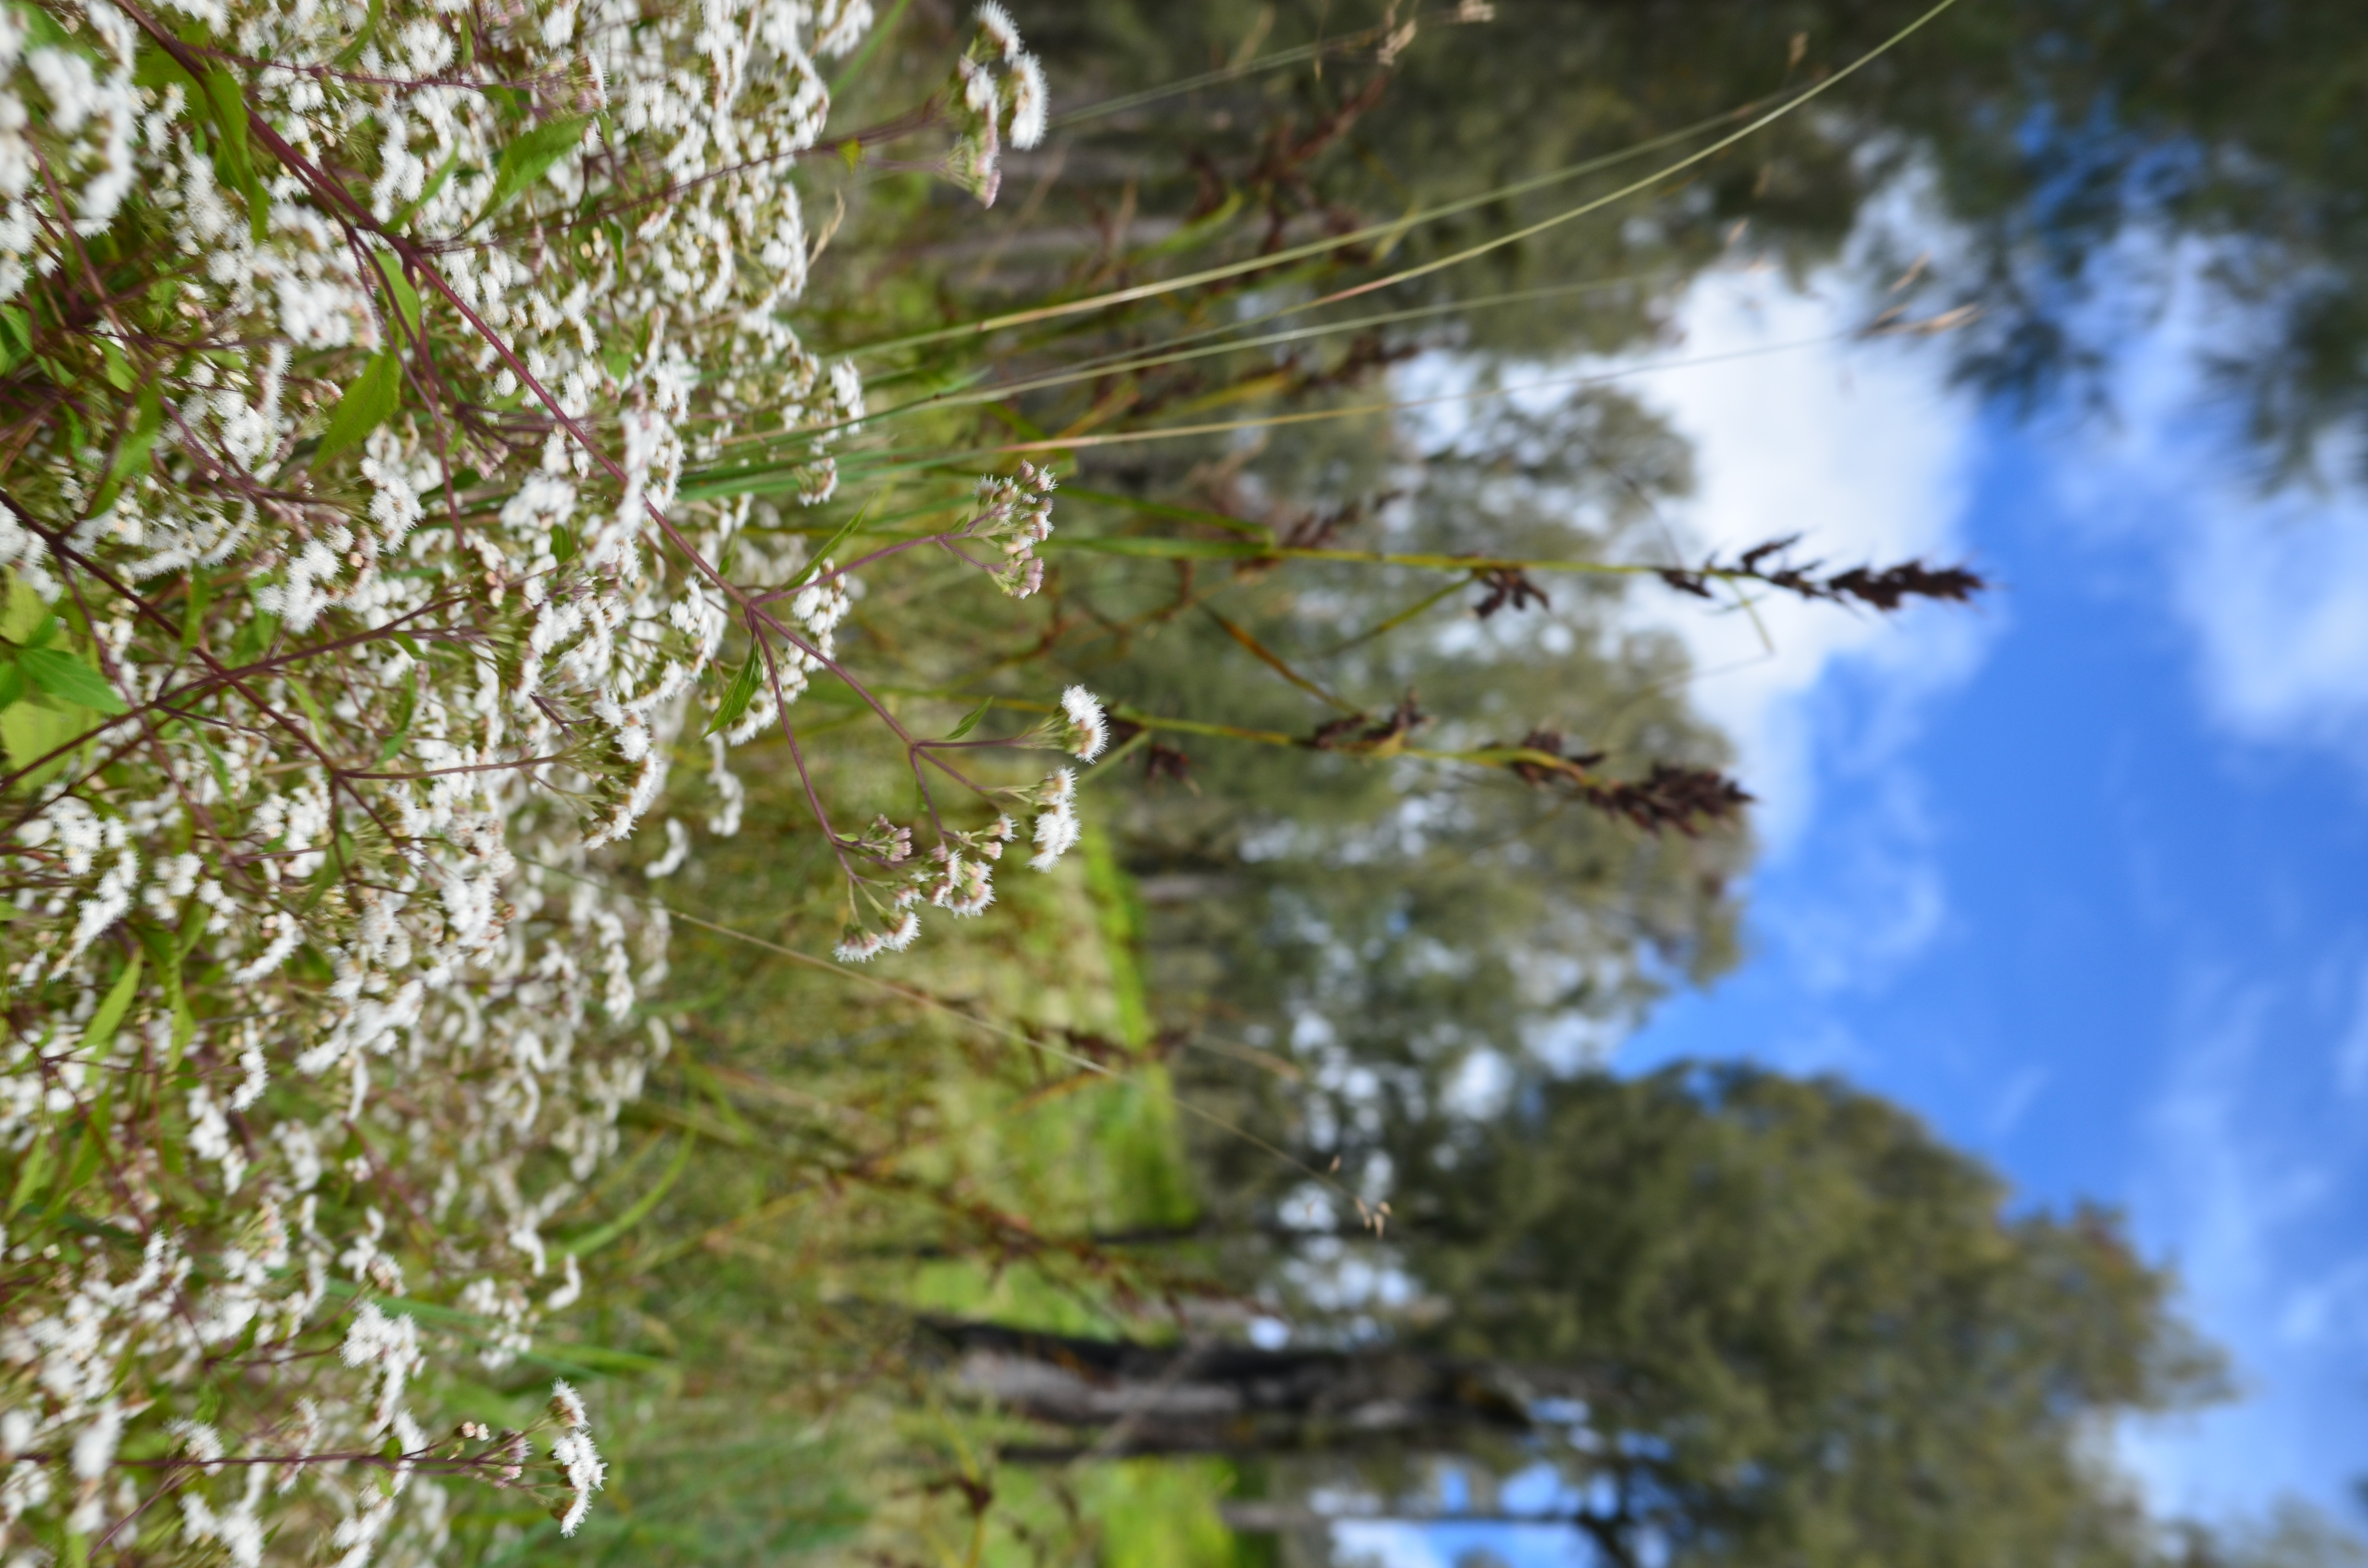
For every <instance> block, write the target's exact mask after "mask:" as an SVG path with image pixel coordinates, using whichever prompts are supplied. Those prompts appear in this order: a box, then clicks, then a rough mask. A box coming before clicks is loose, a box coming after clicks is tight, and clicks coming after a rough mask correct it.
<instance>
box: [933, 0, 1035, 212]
mask: <svg viewBox="0 0 2368 1568" xmlns="http://www.w3.org/2000/svg"><path fill="white" fill-rule="evenodd" d="M975 16H976V17H977V21H978V31H977V35H976V38H975V40H974V41H973V43H972V45H971V47H970V50H969V51H968V52H966V53H964V54H963V55H962V57H961V58H960V59H958V60H956V61H955V62H954V79H953V85H952V93H951V97H952V99H953V103H954V107H955V108H956V110H957V112H959V113H960V114H961V115H962V119H963V127H962V136H961V139H960V140H959V141H958V142H956V143H955V146H954V151H953V154H952V156H951V158H950V159H949V161H948V173H949V175H950V176H951V177H952V178H953V179H955V180H956V181H958V182H960V183H961V184H962V185H963V186H964V187H967V188H968V189H969V190H970V191H971V192H972V193H973V194H974V195H976V196H977V198H978V199H979V200H980V201H981V202H983V203H985V205H987V206H989V207H992V206H994V205H995V196H996V191H997V190H998V189H999V188H1000V187H1001V186H1002V184H1003V163H1002V159H1003V147H1004V144H1005V143H1006V142H1009V144H1010V145H1012V146H1014V147H1018V148H1019V149H1021V150H1023V151H1025V150H1026V149H1028V148H1030V147H1033V146H1035V145H1036V144H1037V143H1038V142H1042V141H1043V140H1044V131H1045V129H1046V127H1047V126H1048V125H1050V124H1051V119H1052V111H1053V104H1052V97H1051V95H1050V94H1049V93H1048V92H1047V91H1046V90H1045V86H1044V66H1043V63H1042V62H1041V61H1039V60H1038V59H1037V58H1036V57H1035V56H1034V55H1032V54H1030V53H1029V52H1028V51H1027V50H1025V49H1023V48H1022V47H1020V42H1019V28H1018V27H1017V26H1016V25H1014V23H1013V22H1012V20H1011V13H1010V12H1008V11H1007V10H1005V9H1004V8H1003V7H1002V6H1000V5H998V4H996V0H983V4H981V5H980V6H979V7H978V10H977V11H976V13H975Z"/></svg>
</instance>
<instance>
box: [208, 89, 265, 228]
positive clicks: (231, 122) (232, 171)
mask: <svg viewBox="0 0 2368 1568" xmlns="http://www.w3.org/2000/svg"><path fill="white" fill-rule="evenodd" d="M204 85H205V90H206V92H205V96H206V101H207V102H208V103H210V104H211V105H212V106H213V111H214V119H215V120H216V121H217V122H218V123H219V124H220V126H221V128H222V136H221V139H220V140H218V141H217V142H215V143H214V166H215V167H216V168H217V169H219V170H220V171H221V173H222V183H223V184H225V185H229V186H233V187H237V189H238V191H239V192H240V194H242V195H243V196H245V198H246V217H247V222H248V225H249V226H250V227H251V228H252V229H253V231H254V233H255V241H256V244H262V243H263V236H264V234H265V233H266V232H267V230H268V224H269V220H270V216H271V193H270V191H268V190H267V189H265V188H264V185H263V181H262V180H260V179H258V178H257V177H256V173H255V160H254V158H253V157H252V155H251V154H250V153H248V151H247V144H246V95H245V93H244V92H242V91H241V90H240V88H239V85H238V78H237V77H235V76H233V75H232V74H230V73H229V72H227V71H225V70H223V69H222V67H221V66H219V65H215V66H210V67H208V68H207V71H206V75H205V84H204Z"/></svg>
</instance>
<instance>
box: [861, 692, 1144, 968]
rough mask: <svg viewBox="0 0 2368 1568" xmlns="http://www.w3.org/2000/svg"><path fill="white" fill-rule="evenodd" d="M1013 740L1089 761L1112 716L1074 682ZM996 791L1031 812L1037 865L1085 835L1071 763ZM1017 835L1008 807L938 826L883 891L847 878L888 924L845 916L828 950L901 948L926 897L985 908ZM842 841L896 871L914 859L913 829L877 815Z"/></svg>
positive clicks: (963, 909) (1047, 864)
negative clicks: (965, 822) (968, 827)
mask: <svg viewBox="0 0 2368 1568" xmlns="http://www.w3.org/2000/svg"><path fill="white" fill-rule="evenodd" d="M1017 744H1030V745H1044V744H1057V745H1059V746H1061V747H1062V748H1063V749H1064V750H1066V751H1069V752H1071V753H1073V754H1075V755H1076V756H1077V757H1078V758H1079V759H1080V760H1082V761H1087V762H1090V761H1092V760H1093V759H1094V758H1095V757H1097V756H1100V755H1101V754H1102V750H1103V748H1104V747H1106V746H1107V745H1108V744H1110V721H1109V719H1108V717H1107V716H1106V715H1105V714H1104V712H1103V710H1102V704H1101V699H1099V698H1098V697H1096V696H1095V695H1094V694H1093V693H1092V692H1090V691H1087V689H1086V688H1085V687H1082V686H1073V687H1069V688H1068V689H1067V690H1066V691H1064V692H1063V693H1062V694H1061V713H1060V718H1059V720H1058V721H1057V722H1053V723H1048V724H1047V725H1044V726H1042V727H1040V728H1039V729H1037V730H1034V731H1030V733H1029V734H1028V735H1026V736H1023V737H1022V738H1021V741H1020V742H1019V743H1017ZM995 793H997V794H1000V795H1002V796H1004V797H1005V798H1007V799H1009V800H1011V801H1013V802H1014V803H1015V804H1017V805H1019V806H1020V807H1022V808H1023V809H1026V808H1032V809H1034V811H1035V812H1036V822H1035V826H1034V829H1033V832H1034V838H1035V845H1036V852H1035V853H1034V854H1033V855H1031V856H1030V857H1029V858H1028V864H1029V866H1030V868H1031V869H1035V870H1039V871H1049V870H1051V869H1053V866H1055V865H1056V864H1058V863H1059V861H1060V858H1061V857H1062V856H1063V855H1065V854H1066V853H1068V852H1069V851H1070V850H1071V849H1073V848H1075V847H1076V844H1077V840H1078V839H1079V837H1081V836H1082V835H1083V833H1084V828H1083V826H1082V824H1080V823H1079V822H1078V820H1077V810H1076V805H1077V778H1076V774H1075V773H1074V772H1072V771H1071V770H1070V769H1068V768H1065V767H1062V768H1055V769H1054V770H1053V772H1052V773H1050V774H1047V775H1046V776H1045V778H1044V779H1043V781H1042V783H1039V784H1034V785H1030V786H1028V787H1026V788H1023V789H1017V790H998V791H995ZM1017 837H1019V824H1016V823H1014V822H1013V821H1012V819H1011V816H1010V813H1008V812H1003V813H1000V814H998V815H997V816H996V819H995V821H994V822H993V823H992V824H989V825H988V826H986V827H985V828H983V829H979V830H977V831H974V832H962V831H959V830H951V831H946V832H943V833H942V834H941V836H940V840H939V843H938V844H937V845H935V846H932V847H931V848H930V850H929V852H928V855H927V856H925V857H924V858H923V861H922V864H921V865H920V866H919V867H918V868H916V869H914V870H912V871H910V872H908V873H906V874H905V876H904V877H903V878H902V880H901V881H891V882H890V883H889V884H888V886H887V891H886V892H884V893H883V892H879V891H876V890H875V888H874V887H873V885H872V883H871V879H868V878H864V877H860V876H858V877H853V878H851V879H850V888H849V892H850V896H851V897H858V898H862V899H864V900H866V901H868V902H870V903H871V905H872V908H873V910H874V912H875V913H877V914H879V915H882V916H883V917H884V919H885V921H886V925H885V926H884V928H882V929H879V930H874V929H871V927H869V926H866V925H865V924H863V923H862V922H860V921H857V920H850V921H849V922H848V926H847V930H846V932H845V934H844V936H843V937H841V939H840V941H839V944H838V946H837V948H836V949H833V951H832V955H831V956H832V957H834V958H836V959H837V960H839V961H840V962H841V963H862V962H865V961H867V960H871V959H874V958H877V957H879V955H880V954H882V953H883V952H890V953H896V952H902V951H904V950H905V949H906V948H908V947H910V946H912V944H913V940H914V938H915V937H917V936H919V935H920V930H921V923H920V911H919V908H918V906H919V905H920V904H922V903H928V904H931V905H933V906H935V907H937V908H939V909H942V910H944V911H946V912H947V913H948V914H950V915H958V916H967V915H982V914H985V911H986V908H987V906H988V905H989V904H991V903H994V902H995V865H996V862H997V861H999V860H1001V859H1002V858H1003V850H1004V846H1006V845H1008V844H1009V843H1011V842H1012V841H1013V840H1014V839H1016V838H1017ZM845 847H847V848H849V849H852V850H854V851H856V852H857V853H859V854H860V855H862V856H863V857H864V858H866V859H868V860H870V861H871V863H872V864H874V865H875V866H878V867H880V868H882V869H894V868H895V867H898V866H900V865H902V864H903V863H904V862H905V860H907V859H908V858H911V855H912V849H913V835H912V830H911V829H909V828H900V827H897V826H895V825H894V824H892V823H890V822H889V821H888V819H887V818H885V817H882V818H880V819H878V820H877V821H875V822H874V823H873V824H872V825H871V829H870V830H869V831H868V832H866V833H865V834H864V835H863V836H862V837H860V838H858V839H853V840H849V841H848V842H847V844H846V846H845Z"/></svg>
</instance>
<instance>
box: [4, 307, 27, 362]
mask: <svg viewBox="0 0 2368 1568" xmlns="http://www.w3.org/2000/svg"><path fill="white" fill-rule="evenodd" d="M32 354H33V318H32V317H30V316H28V315H27V314H26V313H25V312H23V311H22V310H19V309H18V308H17V306H15V305H0V376H5V375H6V374H7V373H8V372H9V371H11V370H13V369H16V368H17V366H19V365H21V364H23V363H24V362H25V361H26V360H27V359H29V358H32Z"/></svg>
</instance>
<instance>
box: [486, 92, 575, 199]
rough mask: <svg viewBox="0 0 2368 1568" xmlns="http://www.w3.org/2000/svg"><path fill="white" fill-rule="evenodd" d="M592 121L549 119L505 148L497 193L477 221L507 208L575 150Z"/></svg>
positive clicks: (496, 169)
mask: <svg viewBox="0 0 2368 1568" xmlns="http://www.w3.org/2000/svg"><path fill="white" fill-rule="evenodd" d="M591 118H592V117H591V116H589V115H584V114H567V115H562V116H560V117H559V118H558V119H546V120H544V121H543V122H542V123H541V125H538V126H536V127H535V128H534V129H533V130H531V131H528V132H527V133H526V134H525V135H523V136H521V137H519V138H518V140H517V141H515V142H511V143H510V144H509V145H508V146H507V147H505V148H503V149H502V156H501V161H500V162H499V163H497V164H495V165H494V193H493V195H492V196H490V197H488V198H486V199H485V206H484V210H483V211H481V212H479V213H478V214H477V220H476V221H477V222H480V223H482V222H484V221H485V220H486V219H488V218H490V217H492V216H493V215H494V214H495V213H496V212H498V211H500V210H502V209H503V208H504V207H507V206H508V205H509V203H510V202H512V201H513V200H515V199H517V198H518V193H519V192H520V191H522V190H524V189H526V187H528V186H529V185H532V184H533V183H534V182H535V181H536V180H539V179H541V177H542V176H544V175H545V174H546V173H548V172H549V171H550V169H551V165H553V164H555V163H557V162H559V160H560V159H562V158H564V157H565V156H567V154H568V153H573V152H574V151H575V149H576V146H577V145H578V144H579V143H580V142H582V141H583V140H584V127H585V126H586V125H587V124H589V123H590V122H591Z"/></svg>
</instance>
